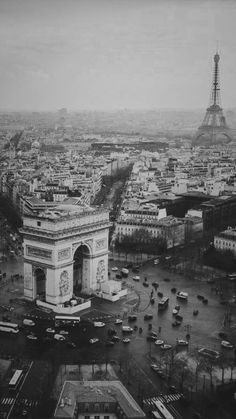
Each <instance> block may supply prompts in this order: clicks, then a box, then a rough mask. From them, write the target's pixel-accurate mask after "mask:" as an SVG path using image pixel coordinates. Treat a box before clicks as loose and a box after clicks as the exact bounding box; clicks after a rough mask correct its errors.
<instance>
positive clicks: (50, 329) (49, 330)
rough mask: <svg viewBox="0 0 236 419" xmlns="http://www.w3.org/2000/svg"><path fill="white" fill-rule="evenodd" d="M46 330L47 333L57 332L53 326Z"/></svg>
mask: <svg viewBox="0 0 236 419" xmlns="http://www.w3.org/2000/svg"><path fill="white" fill-rule="evenodd" d="M46 332H47V333H55V332H56V331H55V329H53V328H52V327H48V328H47V329H46Z"/></svg>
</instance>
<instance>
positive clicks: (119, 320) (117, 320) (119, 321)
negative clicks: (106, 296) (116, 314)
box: [115, 319, 123, 325]
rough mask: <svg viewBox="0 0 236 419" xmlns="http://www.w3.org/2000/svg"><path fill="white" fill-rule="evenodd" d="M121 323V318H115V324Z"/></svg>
mask: <svg viewBox="0 0 236 419" xmlns="http://www.w3.org/2000/svg"><path fill="white" fill-rule="evenodd" d="M122 323H123V320H121V319H116V320H115V325H118V324H122Z"/></svg>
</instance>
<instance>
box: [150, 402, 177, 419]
mask: <svg viewBox="0 0 236 419" xmlns="http://www.w3.org/2000/svg"><path fill="white" fill-rule="evenodd" d="M154 404H155V406H156V412H157V418H158V414H160V415H159V417H161V418H163V419H175V418H174V416H173V415H172V414H171V413H170V411H169V410H168V409H167V408H166V407H165V406H164V404H163V403H161V402H160V401H159V400H157V401H155V402H154ZM153 413H154V412H153Z"/></svg>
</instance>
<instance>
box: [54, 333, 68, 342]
mask: <svg viewBox="0 0 236 419" xmlns="http://www.w3.org/2000/svg"><path fill="white" fill-rule="evenodd" d="M53 337H54V339H56V340H59V341H61V342H62V341H64V340H66V338H65V336H62V335H60V334H59V333H55V335H54V336H53Z"/></svg>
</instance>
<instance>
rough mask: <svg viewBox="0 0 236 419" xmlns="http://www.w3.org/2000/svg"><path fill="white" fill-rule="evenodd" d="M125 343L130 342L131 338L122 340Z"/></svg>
mask: <svg viewBox="0 0 236 419" xmlns="http://www.w3.org/2000/svg"><path fill="white" fill-rule="evenodd" d="M122 342H123V343H130V339H129V338H125V339H123V340H122Z"/></svg>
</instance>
